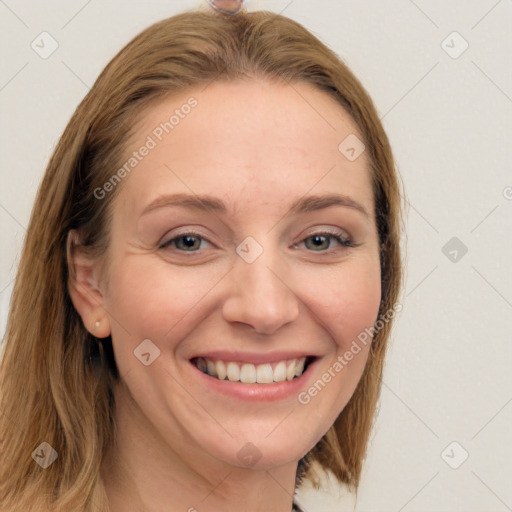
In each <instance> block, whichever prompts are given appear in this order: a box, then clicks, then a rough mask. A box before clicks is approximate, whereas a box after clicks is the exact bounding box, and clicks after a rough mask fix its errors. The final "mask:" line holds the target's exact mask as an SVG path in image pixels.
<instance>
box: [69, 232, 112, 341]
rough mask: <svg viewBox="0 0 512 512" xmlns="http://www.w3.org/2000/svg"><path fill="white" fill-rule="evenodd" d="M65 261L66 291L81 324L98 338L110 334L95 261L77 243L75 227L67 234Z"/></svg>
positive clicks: (78, 242) (78, 241)
mask: <svg viewBox="0 0 512 512" xmlns="http://www.w3.org/2000/svg"><path fill="white" fill-rule="evenodd" d="M66 256H67V263H68V275H69V277H68V292H69V295H70V297H71V301H72V302H73V305H74V307H75V309H76V310H77V312H78V314H79V315H80V317H81V318H82V322H83V324H84V327H85V328H86V329H87V330H88V331H89V332H90V333H91V334H92V335H93V336H95V337H97V338H106V337H107V336H109V335H110V320H109V318H108V315H107V312H106V310H105V308H104V300H103V295H102V294H101V290H100V288H99V286H98V280H97V274H98V267H97V262H96V261H94V259H93V258H92V257H91V255H90V252H89V251H87V247H85V246H83V245H82V244H81V243H80V236H79V234H78V232H77V231H76V230H71V231H69V233H68V237H67V241H66Z"/></svg>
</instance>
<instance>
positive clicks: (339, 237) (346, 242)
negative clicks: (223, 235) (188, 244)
mask: <svg viewBox="0 0 512 512" xmlns="http://www.w3.org/2000/svg"><path fill="white" fill-rule="evenodd" d="M187 236H188V237H192V238H199V239H200V240H205V241H207V242H208V243H211V242H209V241H208V240H207V239H206V238H205V237H204V236H203V235H201V234H200V233H196V232H194V231H187V232H186V233H181V234H179V235H178V236H175V237H174V238H171V239H169V240H167V241H166V242H164V243H163V244H161V245H160V249H165V248H167V247H169V246H171V245H172V244H173V242H175V241H176V240H179V239H180V238H183V237H187ZM316 236H325V237H328V238H331V239H335V240H336V241H337V242H338V243H339V244H340V246H342V247H348V248H354V247H357V246H358V244H354V243H353V242H352V240H351V238H350V237H348V236H346V237H345V236H344V233H341V232H339V231H318V232H315V233H312V234H311V235H308V236H307V237H306V238H304V239H303V240H301V242H299V243H303V242H304V241H305V240H307V239H309V238H313V237H316ZM212 245H213V244H212ZM297 246H298V244H294V247H297ZM333 250H334V249H332V248H330V247H329V248H328V249H326V250H324V251H311V252H319V253H331V252H333ZM179 252H183V253H192V254H193V253H196V252H199V249H196V250H193V251H182V250H179Z"/></svg>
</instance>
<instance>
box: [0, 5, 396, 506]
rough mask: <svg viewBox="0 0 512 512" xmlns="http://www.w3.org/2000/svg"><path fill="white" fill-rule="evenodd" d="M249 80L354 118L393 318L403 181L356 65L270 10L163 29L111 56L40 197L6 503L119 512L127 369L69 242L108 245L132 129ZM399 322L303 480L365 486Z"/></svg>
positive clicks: (5, 381)
mask: <svg viewBox="0 0 512 512" xmlns="http://www.w3.org/2000/svg"><path fill="white" fill-rule="evenodd" d="M242 77H260V78H264V79H267V80H279V81H281V82H282V81H285V82H288V83H292V82H297V81H302V82H308V83H310V84H313V85H314V86H316V87H317V88H319V89H321V90H322V91H325V92H326V93H328V94H329V95H331V96H332V97H333V98H335V99H336V100H337V101H338V102H339V104H341V105H342V106H343V107H344V108H345V109H346V110H347V111H348V112H349V114H350V115H351V116H352V117H353V119H354V120H355V122H356V123H357V125H358V126H359V129H360V132H361V134H362V136H363V137H364V143H365V145H366V152H367V155H368V157H369V162H370V164H371V172H372V176H373V188H374V199H375V209H376V214H377V228H378V234H379V239H380V247H381V279H382V302H381V308H380V313H381V314H384V313H385V312H387V311H390V310H391V309H392V308H393V306H394V305H395V304H396V303H397V300H398V296H399V291H400V286H401V279H402V277H401V274H402V267H401V258H400V246H399V237H400V232H401V195H400V186H399V179H398V175H397V172H396V169H395V165H394V162H393V157H392V152H391V148H390V145H389V142H388V138H387V136H386V134H385V132H384V129H383V127H382V124H381V122H380V120H379V117H378V115H377V112H376V109H375V107H374V105H373V103H372V100H371V99H370V97H369V95H368V94H367V92H366V91H365V89H364V88H363V87H362V85H361V84H360V82H359V81H358V80H357V79H356V78H355V77H354V75H353V74H352V72H351V71H350V70H349V69H348V68H347V66H346V65H345V64H344V63H343V62H342V61H340V59H339V58H338V57H337V56H336V54H335V53H333V52H332V51H331V50H330V49H328V48H327V47H326V46H325V45H324V44H323V43H321V42H320V41H319V40H318V39H317V38H316V37H315V36H313V35H312V34H311V33H310V32H308V31H307V30H306V29H305V28H304V27H302V26H301V25H300V24H298V23H296V22H294V21H292V20H290V19H288V18H286V17H284V16H280V15H276V14H274V13H270V12H253V13H247V12H241V13H240V14H238V15H236V16H229V15H222V14H218V13H214V12H213V11H212V12H210V11H208V12H206V11H204V10H197V11H189V12H185V13H183V14H179V15H177V16H173V17H171V18H168V19H166V20H163V21H161V22H158V23H156V24H154V25H152V26H150V27H149V28H147V29H146V30H144V31H143V32H142V33H140V34H139V35H138V36H136V37H135V38H134V39H133V40H132V41H131V42H130V43H128V44H127V45H126V46H125V47H124V48H123V49H122V50H121V51H120V52H119V53H118V54H117V55H116V56H115V57H114V58H113V59H112V61H111V62H110V63H109V64H108V65H107V66H106V68H105V69H104V70H103V71H102V73H101V74H100V76H99V77H98V79H97V80H96V82H95V84H94V86H93V87H92V88H91V90H90V91H89V93H88V94H87V95H86V96H85V98H84V99H83V101H82V102H81V103H80V105H79V106H78V107H77V109H76V111H75V112H74V114H73V116H72V118H71V120H70V122H69V124H68V125H67V127H66V129H65V131H64V133H63V135H62V137H61V139H60V141H59V143H58V145H57V147H56V149H55V151H54V153H53V155H52V157H51V159H50V161H49V164H48V167H47V169H46V173H45V175H44V179H43V181H42V183H41V186H40V188H39V191H38V194H37V198H36V201H35V205H34V208H33V211H32V216H31V219H30V223H29V227H28V230H27V235H26V239H25V243H24V247H23V252H22V255H21V260H20V263H19V267H18V271H17V276H16V282H15V285H14V290H13V295H12V300H11V306H10V312H9V317H8V325H7V331H6V336H5V340H4V341H5V348H4V355H3V359H2V361H1V367H0V393H1V394H0V405H1V414H0V443H1V450H2V463H1V464H0V509H1V510H9V511H23V512H27V511H31V510H37V511H40V510H46V509H48V510H50V509H51V510H54V511H66V512H67V511H69V510H83V511H91V512H93V511H95V512H96V511H97V510H105V511H108V510H109V507H108V503H107V501H106V494H105V491H104V487H103V484H102V479H101V474H100V466H101V462H102V455H103V454H104V453H105V452H106V451H107V448H108V447H109V446H110V445H111V443H112V441H113V434H112V420H113V408H114V406H115V403H114V397H113V393H112V390H113V385H114V383H115V381H116V379H119V375H118V374H117V372H116V368H115V362H114V360H113V354H112V345H111V339H110V338H105V339H103V340H98V339H96V338H95V337H94V336H92V335H91V334H90V333H89V332H88V331H87V330H86V329H85V327H84V326H83V324H82V321H81V318H80V316H79V315H78V313H77V312H76V310H75V309H74V307H73V305H72V302H71V300H70V296H69V293H68V288H67V282H68V278H69V268H68V264H67V260H66V240H67V236H68V233H69V232H70V230H72V229H79V230H80V232H81V233H82V234H83V240H84V244H85V245H88V246H89V248H90V250H91V251H95V253H96V254H97V255H98V256H101V255H102V254H103V253H104V251H105V249H106V248H107V246H108V226H109V212H110V207H111V204H112V200H113V198H114V197H115V195H116V191H114V192H113V193H111V194H108V195H107V196H106V197H105V198H104V199H103V200H101V201H99V200H98V199H97V198H96V197H95V195H94V190H95V189H97V187H101V186H102V185H103V184H104V183H106V182H107V181H108V180H109V178H110V177H111V175H112V170H113V169H117V168H119V166H120V165H121V162H122V159H121V157H122V154H123V150H124V149H125V147H126V144H127V141H128V138H129V135H130V134H131V133H133V129H134V126H135V125H136V121H137V119H138V118H139V117H138V116H140V114H141V113H142V111H143V109H144V108H146V107H147V106H148V105H149V102H150V101H153V100H157V99H158V98H160V97H163V96H164V95H166V94H169V93H172V92H173V91H176V90H178V89H182V88H185V87H187V86H192V85H196V84H204V85H205V86H206V85H207V84H208V83H210V82H212V81H215V80H219V79H222V80H235V79H238V78H242ZM340 142H341V141H340ZM116 188H117V189H119V187H116ZM391 325H392V321H387V322H385V323H384V325H383V326H382V328H381V329H380V330H378V331H377V333H376V334H375V336H374V339H373V342H372V344H371V346H370V351H369V356H368V361H367V364H366V367H365V369H364V372H363V375H362V377H361V379H360V381H359V383H358V385H357V388H356V390H355V392H354V394H353V396H352V397H351V399H350V401H349V403H348V404H347V405H346V407H345V408H344V409H343V411H342V412H341V414H340V415H339V416H338V418H337V419H336V421H335V423H334V424H333V426H332V427H331V428H330V430H329V431H328V432H327V433H326V435H325V436H323V438H322V439H321V440H320V441H319V442H318V443H317V445H316V446H315V447H314V448H313V450H311V451H310V452H309V453H308V454H307V455H306V456H305V457H304V458H303V459H302V460H301V461H300V462H299V466H298V470H297V479H296V482H297V485H298V484H300V483H301V482H302V481H303V479H304V478H311V479H312V481H313V483H314V484H315V486H317V480H316V478H315V477H314V475H313V471H312V466H311V464H312V462H313V461H316V462H317V463H319V464H320V465H321V466H322V467H323V468H324V469H328V470H331V471H332V472H333V474H334V475H335V476H336V477H337V479H338V480H339V481H340V482H342V483H345V484H347V485H348V486H350V487H351V488H352V489H355V490H357V486H358V484H359V480H360V476H361V468H362V462H363V460H364V457H365V453H366V448H367V444H368V439H369V434H370V431H371V428H372V424H373V420H374V416H375V410H376V404H377V400H378V397H379V394H380V389H381V377H382V368H383V361H384V355H385V350H386V345H387V340H388V338H389V335H390V329H391ZM99 341H101V343H100V342H99ZM42 442H46V443H48V444H49V445H50V446H51V447H53V449H54V450H55V451H56V452H57V459H56V460H55V462H53V464H52V465H51V466H50V467H49V468H48V469H42V468H41V467H40V466H39V465H38V464H36V463H35V462H34V460H33V457H32V456H31V455H32V454H33V452H34V450H36V448H37V447H38V446H39V445H40V444H41V443H42Z"/></svg>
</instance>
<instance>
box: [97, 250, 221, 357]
mask: <svg viewBox="0 0 512 512" xmlns="http://www.w3.org/2000/svg"><path fill="white" fill-rule="evenodd" d="M219 272H220V271H219ZM217 274H219V275H217ZM222 275H223V272H220V273H217V272H212V271H211V269H210V270H207V269H203V268H201V266H196V267H189V268H179V269H178V268H177V267H174V268H171V267H170V266H169V264H168V263H165V262H163V261H155V260H154V259H153V258H148V257H147V256H133V257H129V258H126V259H125V260H123V261H120V262H119V264H117V265H113V266H112V271H111V274H110V285H109V293H108V296H107V297H106V298H105V305H106V308H107V310H108V312H109V313H110V316H111V319H112V339H113V342H114V344H115V345H116V346H117V347H118V348H119V349H121V351H122V352H126V353H132V352H133V350H134V349H135V348H136V347H137V346H138V345H139V344H140V343H141V342H142V341H143V340H144V339H150V340H152V341H153V342H154V343H155V344H156V345H157V346H158V347H160V348H163V347H164V345H165V346H166V348H167V349H169V348H171V349H172V346H171V347H169V343H170V342H171V340H173V339H176V340H179V339H181V338H183V337H185V336H186V334H187V333H188V331H189V330H190V329H191V328H192V327H191V326H193V325H194V324H195V323H196V320H198V314H199V312H201V314H203V315H204V313H205V311H204V309H205V307H207V304H208V300H207V296H208V293H209V292H210V291H211V290H214V288H215V285H216V283H217V282H218V281H219V279H220V277H221V276H222Z"/></svg>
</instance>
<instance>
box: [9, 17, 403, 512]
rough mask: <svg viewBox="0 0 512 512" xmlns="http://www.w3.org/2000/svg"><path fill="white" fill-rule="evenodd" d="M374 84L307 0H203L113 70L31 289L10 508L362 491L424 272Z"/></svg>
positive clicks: (42, 205)
mask: <svg viewBox="0 0 512 512" xmlns="http://www.w3.org/2000/svg"><path fill="white" fill-rule="evenodd" d="M399 236H400V191H399V185H398V179H397V174H396V171H395V169H394V164H393V158H392V153H391V149H390V146H389V143H388V139H387V137H386V134H385V132H384V130H383V128H382V125H381V123H380V121H379V118H378V115H377V113H376V111H375V108H374V106H373V104H372V101H371V99H370V98H369V96H368V94H367V93H366V92H365V90H364V89H363V87H362V86H361V84H360V83H359V82H358V80H357V79H356V78H355V77H354V76H353V74H352V73H351V72H350V70H349V69H348V68H347V67H346V66H345V65H344V64H343V63H342V62H341V61H340V60H339V59H338V58H337V57H336V55H335V54H334V53H333V52H332V51H330V50H329V49H328V48H326V47H325V46H324V45H323V44H322V43H321V42H320V41H319V40H318V39H316V38H315V37H314V36H313V35H312V34H310V33H309V32H308V31H307V30H305V29H304V28H303V27H302V26H300V25H299V24H297V23H296V22H294V21H292V20H290V19H287V18H285V17H283V16H279V15H275V14H271V13H266V12H254V13H245V12H242V13H240V14H238V15H236V16H228V15H223V14H220V13H214V12H201V11H196V12H187V13H184V14H181V15H178V16H174V17H172V18H169V19H167V20H164V21H162V22H159V23H156V24H155V25H153V26H151V27H149V28H148V29H146V30H145V31H143V32H142V33H141V34H139V35H138V36H137V37H135V38H134V39H133V40H132V41H131V42H130V43H129V44H128V45H127V46H126V47H125V48H123V49H122V50H121V51H120V52H119V53H118V55H116V57H114V59H113V60H112V61H111V62H110V63H109V64H108V65H107V67H106V68H105V70H104V71H103V72H102V73H101V74H100V76H99V78H98V79H97V81H96V83H95V84H94V86H93V87H92V89H91V90H90V92H89V93H88V94H87V95H86V97H85V98H84V100H83V101H82V103H81V104H80V105H79V106H78V108H77V110H76V111H75V113H74V115H73V117H72V119H71V120H70V122H69V124H68V126H67V128H66V130H65V131H64V134H63V136H62V137H61V139H60V142H59V144H58V146H57V148H56V150H55V152H54V154H53V156H52V158H51V159H50V162H49V165H48V168H47V171H46V174H45V176H44V179H43V182H42V184H41V187H40V190H39V193H38V196H37V199H36V203H35V206H34V209H33V213H32V217H31V220H30V225H29V228H28V232H27V237H26V241H25V246H24V249H23V254H22V257H21V261H20V264H19V269H18V275H17V278H16V283H15V287H14V291H13V296H12V304H11V310H10V314H9V321H8V327H7V333H6V339H5V353H4V357H3V360H2V363H1V364H2V366H1V374H0V378H1V380H0V386H1V388H0V389H1V407H2V409H1V410H2V413H3V414H2V415H1V417H0V439H1V443H2V465H1V469H0V485H1V488H0V510H2V511H3V510H6V511H9V512H11V511H18V510H20V511H21V510H23V511H30V510H34V511H36V510H37V511H41V510H52V511H69V510H80V511H91V512H92V511H97V510H101V511H107V510H110V511H113V512H118V511H127V510H142V509H143V510H148V511H153V510H155V511H156V510H167V511H178V510H189V511H194V510H198V511H201V510H209V511H217V510H223V511H230V510H268V511H276V512H284V511H289V510H290V509H292V507H293V510H300V508H299V505H298V504H297V503H293V502H294V492H295V490H296V488H297V486H298V485H299V484H300V483H301V482H302V481H304V479H306V478H309V479H311V480H312V481H313V482H314V483H315V485H316V486H318V485H319V481H318V479H317V478H316V476H315V474H314V472H313V463H315V464H316V465H319V466H320V467H321V468H323V469H324V470H328V471H331V472H332V473H333V474H334V476H335V477H336V478H337V479H338V480H339V481H340V483H344V484H347V486H349V487H350V488H351V489H352V490H357V486H358V483H359V479H360V475H361V467H362V460H363V458H364V455H365V451H366V446H367V442H368V437H369V433H370V430H371V426H372V420H373V418H374V413H375V407H376V402H377V399H378V396H379V392H380V382H381V380H380V379H381V374H382V367H383V359H384V355H385V349H386V342H387V339H388V337H389V334H390V329H391V325H392V318H393V316H394V312H395V310H396V309H397V299H398V295H399V290H400V282H401V263H400V253H399Z"/></svg>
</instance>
